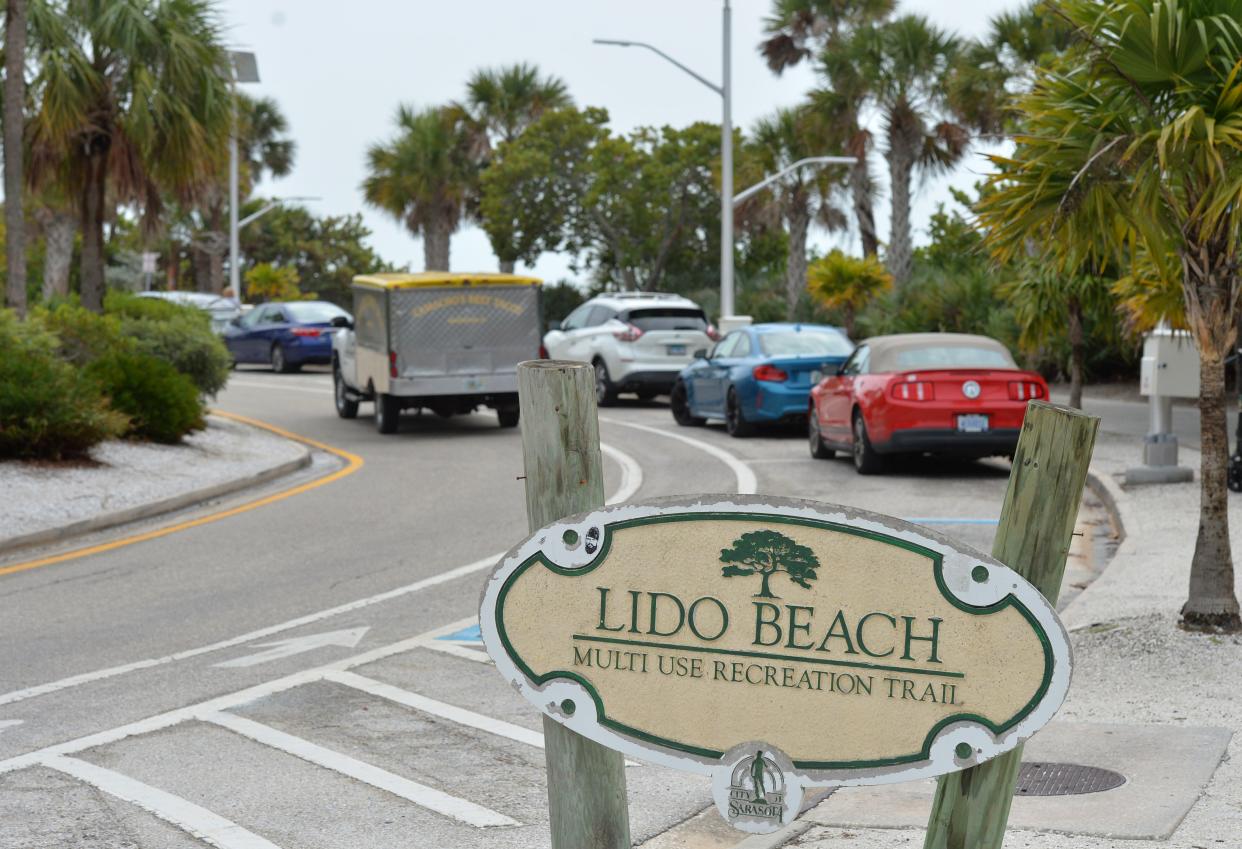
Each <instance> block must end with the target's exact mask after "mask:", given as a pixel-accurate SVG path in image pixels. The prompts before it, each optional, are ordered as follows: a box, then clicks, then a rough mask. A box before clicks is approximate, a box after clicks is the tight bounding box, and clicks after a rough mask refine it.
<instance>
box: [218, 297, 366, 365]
mask: <svg viewBox="0 0 1242 849" xmlns="http://www.w3.org/2000/svg"><path fill="white" fill-rule="evenodd" d="M352 322H353V319H352V318H351V317H350V315H349V313H347V312H345V310H343V309H341V308H340V307H338V306H337V305H336V304H330V303H328V302H327V301H285V302H277V303H270V304H260V305H259V306H257V307H255V308H254V309H252V310H251V311H250V312H248V313H246V314H245V315H243V316H242V317H241V318H235V319H233V320H232V321H231V322H230V323H229V324H228V325H227V326H226V327H225V328H224V345H225V347H227V348H228V349H229V353H231V354H232V355H233V362H234V363H267V364H269V365H270V366H271V367H272V371H281V372H288V371H297V370H298V369H300V368H301V367H302V366H303V365H304V364H306V363H330V362H332V331H333V330H335V329H336V328H338V327H348V326H350V324H352Z"/></svg>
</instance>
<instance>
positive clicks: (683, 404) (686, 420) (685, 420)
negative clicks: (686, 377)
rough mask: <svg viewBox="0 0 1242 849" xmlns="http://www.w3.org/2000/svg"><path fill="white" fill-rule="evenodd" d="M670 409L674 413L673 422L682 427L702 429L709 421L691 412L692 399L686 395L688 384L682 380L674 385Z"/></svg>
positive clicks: (670, 395)
mask: <svg viewBox="0 0 1242 849" xmlns="http://www.w3.org/2000/svg"><path fill="white" fill-rule="evenodd" d="M668 400H669V407H670V408H671V409H672V411H673V421H675V422H677V424H679V425H681V426H682V427H702V426H703V425H705V424H707V419H705V418H701V417H700V416H696V415H694V413H692V412H690V397H689V395H688V394H687V393H686V384H684V383H682V382H681V381H680V380H679V381H677V382H676V383H674V384H673V391H672V392H670V393H669V395H668Z"/></svg>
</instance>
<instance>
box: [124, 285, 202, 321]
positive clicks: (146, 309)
mask: <svg viewBox="0 0 1242 849" xmlns="http://www.w3.org/2000/svg"><path fill="white" fill-rule="evenodd" d="M104 314H105V315H115V316H117V317H118V318H150V319H154V320H155V321H175V320H176V319H178V318H183V319H185V320H186V321H192V322H195V323H198V324H202V325H203V326H204V327H208V328H210V327H211V316H209V315H208V314H207V312H206V311H205V310H200V309H199V308H198V307H192V306H189V305H188V304H177V303H173V302H172V301H166V300H164V299H163V298H140V297H138V296H137V295H132V294H130V293H129V292H121V291H118V290H116V289H113V290H110V291H109V292H108V294H107V295H106V296H105V297H104Z"/></svg>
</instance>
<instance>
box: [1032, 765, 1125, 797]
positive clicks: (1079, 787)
mask: <svg viewBox="0 0 1242 849" xmlns="http://www.w3.org/2000/svg"><path fill="white" fill-rule="evenodd" d="M1125 783H1126V777H1125V776H1124V775H1122V774H1121V773H1119V772H1113V771H1112V770H1110V769H1100V768H1099V767H1094V766H1082V765H1081V764H1050V763H1025V762H1024V763H1023V764H1022V766H1021V767H1019V768H1018V785H1017V787H1015V788H1014V791H1013V794H1014V795H1015V796H1077V795H1081V794H1083V793H1099V792H1101V791H1103V790H1112V789H1113V788H1114V787H1120V786H1121V785H1123V784H1125Z"/></svg>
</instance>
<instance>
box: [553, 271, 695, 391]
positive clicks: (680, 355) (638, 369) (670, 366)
mask: <svg viewBox="0 0 1242 849" xmlns="http://www.w3.org/2000/svg"><path fill="white" fill-rule="evenodd" d="M717 338H719V337H718V335H717V333H716V329H715V328H714V327H712V325H711V322H709V321H708V320H707V316H706V314H704V312H703V310H702V309H701V308H700V307H699V305H698V304H696V303H695V302H694V301H691V300H689V299H687V298H683V297H681V296H680V295H662V294H659V293H655V292H619V293H614V294H609V295H600V296H598V297H595V298H592V299H591V300H589V301H587V302H586V303H585V304H583V305H582V306H580V307H578V308H577V309H576V310H574V311H573V312H572V313H570V314H569V317H568V318H566V319H565V320H564V321H562V322H561V324H560V326H559V327H556V328H554V329H552V330H550V331H548V333H547V334H546V335H545V336H544V337H543V345H544V347H545V348H546V349H547V351H548V356H550V357H552V358H553V359H558V360H581V361H582V362H586V363H592V364H593V365H594V366H595V396H596V399H597V400H598V401H599V404H600V406H602V407H607V406H609V405H611V404H614V403H616V400H617V395H618V394H620V393H622V392H633V393H635V394H637V395H638V397H639V398H641V399H643V400H647V399H650V398H654V397H655V396H656V395H661V394H664V393H667V392H668V391H669V390H671V389H672V388H673V384H674V383H675V382H676V380H677V375H678V373H679V372H680V371H681V370H682V369H683V368H685V367H686V366H687V365H689V363H690V362H691V361H692V360H693V359H694V358H693V356H692V352H693V351H695V350H697V349H699V348H704V347H706V346H708V345H710V344H711V343H712V342H714V341H715V340H716V339H717Z"/></svg>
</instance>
